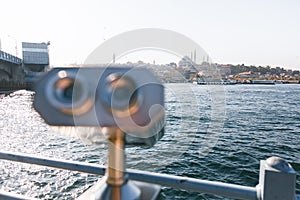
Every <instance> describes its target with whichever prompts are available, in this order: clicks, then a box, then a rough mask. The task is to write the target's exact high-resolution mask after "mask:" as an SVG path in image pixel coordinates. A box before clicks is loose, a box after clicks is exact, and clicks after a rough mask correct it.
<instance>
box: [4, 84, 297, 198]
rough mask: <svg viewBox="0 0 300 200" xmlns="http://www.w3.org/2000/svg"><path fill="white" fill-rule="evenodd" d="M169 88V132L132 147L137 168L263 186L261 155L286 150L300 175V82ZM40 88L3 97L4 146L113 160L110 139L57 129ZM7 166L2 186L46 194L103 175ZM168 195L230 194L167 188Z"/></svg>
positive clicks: (82, 186) (78, 189)
mask: <svg viewBox="0 0 300 200" xmlns="http://www.w3.org/2000/svg"><path fill="white" fill-rule="evenodd" d="M165 88H166V114H167V120H166V127H165V136H164V137H163V138H162V139H161V140H160V141H159V142H158V143H157V144H156V145H155V146H154V147H152V148H145V147H131V148H127V149H126V152H127V159H128V160H127V166H128V167H129V168H134V169H141V170H147V171H153V172H160V173H167V174H172V175H180V176H188V177H193V178H199V179H205V180H212V181H222V182H227V183H235V184H241V185H246V186H255V185H256V184H257V183H258V176H259V161H260V160H262V159H266V158H268V157H270V156H280V157H282V158H284V159H286V160H287V161H288V162H289V163H290V164H291V165H292V167H293V168H294V169H295V170H296V171H297V173H298V174H300V143H299V141H300V85H231V86H199V85H192V84H166V85H165ZM33 95H34V93H32V92H28V91H17V92H15V93H11V94H10V95H1V96H0V133H1V141H0V144H1V147H0V148H1V150H5V151H14V152H22V153H29V154H34V155H39V156H47V157H54V158H61V159H67V160H75V161H82V162H91V163H100V164H106V149H107V145H101V146H96V145H91V144H88V143H85V142H82V141H80V140H78V139H74V138H70V137H68V136H66V135H64V134H61V133H57V132H55V131H53V129H51V128H49V127H48V126H47V125H46V124H45V123H44V122H43V120H42V119H41V118H40V117H39V115H38V114H37V113H36V112H35V111H34V109H33V108H32V99H33ZM0 165H1V167H0V186H1V189H3V190H5V191H13V192H16V193H19V194H23V195H27V196H30V197H35V198H40V199H72V198H76V197H77V196H78V195H80V194H81V193H82V192H83V191H85V190H86V189H87V188H89V187H90V186H92V185H93V184H94V183H95V182H96V181H97V180H98V178H99V177H97V176H94V175H88V174H84V173H79V172H70V171H66V170H59V169H53V168H46V167H41V166H36V165H28V164H21V163H13V162H9V161H0ZM297 193H300V176H298V177H297ZM160 198H161V199H224V198H222V197H217V196H212V195H205V194H199V193H194V192H189V191H180V190H176V189H171V188H164V187H163V188H162V193H161V195H160Z"/></svg>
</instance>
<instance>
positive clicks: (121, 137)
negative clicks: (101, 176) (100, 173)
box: [103, 127, 125, 200]
mask: <svg viewBox="0 0 300 200" xmlns="http://www.w3.org/2000/svg"><path fill="white" fill-rule="evenodd" d="M103 132H104V133H105V134H107V135H108V140H109V142H110V143H109V151H108V166H107V174H106V176H107V180H106V183H107V184H108V185H110V186H111V187H112V193H111V199H114V200H119V199H121V186H122V185H123V184H124V183H125V178H124V174H125V173H124V172H125V159H124V158H125V134H124V132H123V131H122V130H120V129H119V128H115V127H112V128H104V130H103Z"/></svg>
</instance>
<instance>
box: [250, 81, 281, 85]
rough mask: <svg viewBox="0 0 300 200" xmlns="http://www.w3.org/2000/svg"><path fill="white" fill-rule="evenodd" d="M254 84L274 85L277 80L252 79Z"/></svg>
mask: <svg viewBox="0 0 300 200" xmlns="http://www.w3.org/2000/svg"><path fill="white" fill-rule="evenodd" d="M251 83H252V84H265V85H274V84H275V81H273V80H252V81H251Z"/></svg>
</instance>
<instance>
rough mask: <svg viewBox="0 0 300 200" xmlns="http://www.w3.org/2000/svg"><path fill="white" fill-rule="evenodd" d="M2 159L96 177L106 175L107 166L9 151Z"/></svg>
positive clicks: (3, 152) (2, 155)
mask: <svg viewBox="0 0 300 200" xmlns="http://www.w3.org/2000/svg"><path fill="white" fill-rule="evenodd" d="M0 159H3V160H10V161H16V162H22V163H28V164H36V165H42V166H48V167H54V168H59V169H66V170H71V171H78V172H84V173H89V174H96V175H104V174H105V166H103V165H99V164H93V163H84V162H77V161H68V160H62V159H54V158H46V157H38V156H31V155H28V154H23V153H14V152H7V151H2V152H0Z"/></svg>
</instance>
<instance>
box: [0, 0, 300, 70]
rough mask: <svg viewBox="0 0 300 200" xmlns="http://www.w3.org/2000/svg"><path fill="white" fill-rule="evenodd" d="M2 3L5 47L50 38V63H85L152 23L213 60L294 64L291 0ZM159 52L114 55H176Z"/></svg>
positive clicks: (296, 42)
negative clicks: (189, 42) (112, 42)
mask: <svg viewBox="0 0 300 200" xmlns="http://www.w3.org/2000/svg"><path fill="white" fill-rule="evenodd" d="M1 5H2V6H1V7H2V9H1V12H0V18H1V19H5V20H3V23H2V25H1V26H2V27H1V30H0V39H1V38H5V37H6V38H7V37H8V35H10V39H9V40H10V46H11V47H10V49H11V51H14V48H13V46H14V43H20V42H22V41H24V42H48V41H50V42H51V45H50V56H51V57H50V59H51V60H50V61H51V64H52V65H55V66H60V65H62V64H69V63H84V60H85V59H86V57H87V56H88V55H89V54H90V53H91V52H92V51H93V50H94V49H95V48H96V47H97V46H99V45H100V44H101V43H102V42H104V41H106V40H107V39H109V38H111V37H113V36H115V35H118V34H121V33H123V32H126V31H130V30H134V29H140V28H159V29H167V30H172V31H175V32H178V33H180V34H183V35H185V36H187V37H189V38H190V39H192V40H194V41H195V42H196V43H198V44H199V45H200V46H201V47H202V48H203V49H204V50H205V51H206V52H207V53H208V55H209V56H210V57H211V59H212V62H216V63H223V64H245V65H255V66H267V65H270V66H272V67H277V66H279V67H284V68H286V69H293V70H299V69H300V55H299V53H298V52H299V50H298V47H299V46H300V38H299V37H298V36H299V35H300V27H299V25H298V21H299V19H300V13H299V12H298V10H299V9H300V2H299V1H297V0H288V1H266V0H264V1H258V0H253V1H235V0H230V1H228V0H227V1H218V0H212V1H208V0H205V1H192V0H189V1H177V0H175V1H151V2H143V3H141V2H139V1H136V0H130V1H126V2H123V1H109V2H100V1H94V0H92V1H84V2H82V1H69V0H66V1H58V0H53V1H37V0H29V1H18V0H12V1H4V2H2V3H1ZM3 45H5V44H2V46H3ZM18 46H20V45H18ZM20 51H21V49H20V48H19V53H20ZM191 51H193V49H191ZM158 54H159V52H158V53H151V54H149V52H148V54H145V53H144V54H143V53H142V52H140V53H136V55H134V54H132V55H127V58H126V57H124V58H121V60H122V59H123V60H126V59H128V61H133V62H134V61H138V60H143V61H145V62H152V61H153V60H155V61H156V63H168V62H169V61H173V62H177V61H179V60H180V59H181V58H175V57H174V56H172V55H165V54H163V55H158ZM149 55H151V56H149ZM188 56H189V55H188ZM175 59H177V60H175Z"/></svg>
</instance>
